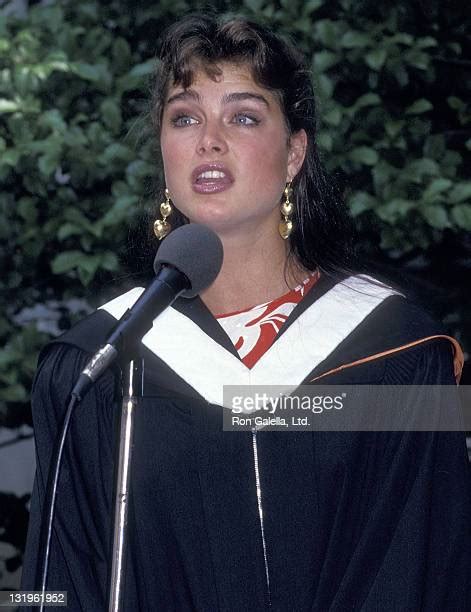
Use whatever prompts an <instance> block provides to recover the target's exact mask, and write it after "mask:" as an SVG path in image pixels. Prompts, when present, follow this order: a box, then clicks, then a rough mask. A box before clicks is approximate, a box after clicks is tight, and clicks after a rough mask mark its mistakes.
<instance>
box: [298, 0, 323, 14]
mask: <svg viewBox="0 0 471 612" xmlns="http://www.w3.org/2000/svg"><path fill="white" fill-rule="evenodd" d="M323 5H324V0H308V1H307V2H303V5H302V6H303V13H304V15H310V14H311V13H314V11H317V9H320V8H321V7H322V6H323Z"/></svg>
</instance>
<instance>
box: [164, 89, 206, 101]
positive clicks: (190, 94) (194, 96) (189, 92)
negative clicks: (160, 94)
mask: <svg viewBox="0 0 471 612" xmlns="http://www.w3.org/2000/svg"><path fill="white" fill-rule="evenodd" d="M188 99H190V100H194V101H195V102H201V98H200V96H199V94H198V93H196V91H194V90H193V89H184V90H183V91H180V92H178V93H176V94H174V95H173V96H170V98H168V99H167V101H166V102H165V104H166V105H168V104H171V103H172V102H178V101H179V100H188Z"/></svg>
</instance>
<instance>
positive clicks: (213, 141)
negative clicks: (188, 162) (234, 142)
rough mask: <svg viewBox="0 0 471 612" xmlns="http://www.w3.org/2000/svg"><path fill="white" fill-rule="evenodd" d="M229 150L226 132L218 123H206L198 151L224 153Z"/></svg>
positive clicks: (201, 152) (202, 152)
mask: <svg viewBox="0 0 471 612" xmlns="http://www.w3.org/2000/svg"><path fill="white" fill-rule="evenodd" d="M226 151H227V142H226V139H225V137H224V132H223V130H222V129H221V127H220V126H218V125H209V124H206V125H205V126H204V127H203V130H202V133H201V138H200V140H199V142H198V153H200V154H202V155H204V154H205V153H219V154H224V153H226Z"/></svg>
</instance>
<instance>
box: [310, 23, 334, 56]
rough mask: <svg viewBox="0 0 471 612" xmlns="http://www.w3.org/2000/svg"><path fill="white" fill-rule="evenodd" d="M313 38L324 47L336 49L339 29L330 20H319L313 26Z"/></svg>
mask: <svg viewBox="0 0 471 612" xmlns="http://www.w3.org/2000/svg"><path fill="white" fill-rule="evenodd" d="M314 33H315V38H316V40H318V41H319V42H320V43H321V44H322V45H323V46H324V47H330V48H331V49H336V48H337V47H338V42H339V27H338V25H337V23H336V22H335V21H332V20H331V19H321V20H320V21H317V22H316V23H315V25H314Z"/></svg>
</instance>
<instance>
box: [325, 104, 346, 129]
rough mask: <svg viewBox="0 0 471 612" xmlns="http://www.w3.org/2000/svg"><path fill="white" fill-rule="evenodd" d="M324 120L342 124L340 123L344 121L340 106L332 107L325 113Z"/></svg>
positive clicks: (333, 123)
mask: <svg viewBox="0 0 471 612" xmlns="http://www.w3.org/2000/svg"><path fill="white" fill-rule="evenodd" d="M324 121H325V122H326V123H328V124H329V125H333V126H337V125H340V123H341V122H342V113H341V112H340V109H339V108H338V107H337V108H333V109H331V110H330V111H329V112H328V113H326V114H325V115H324Z"/></svg>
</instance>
